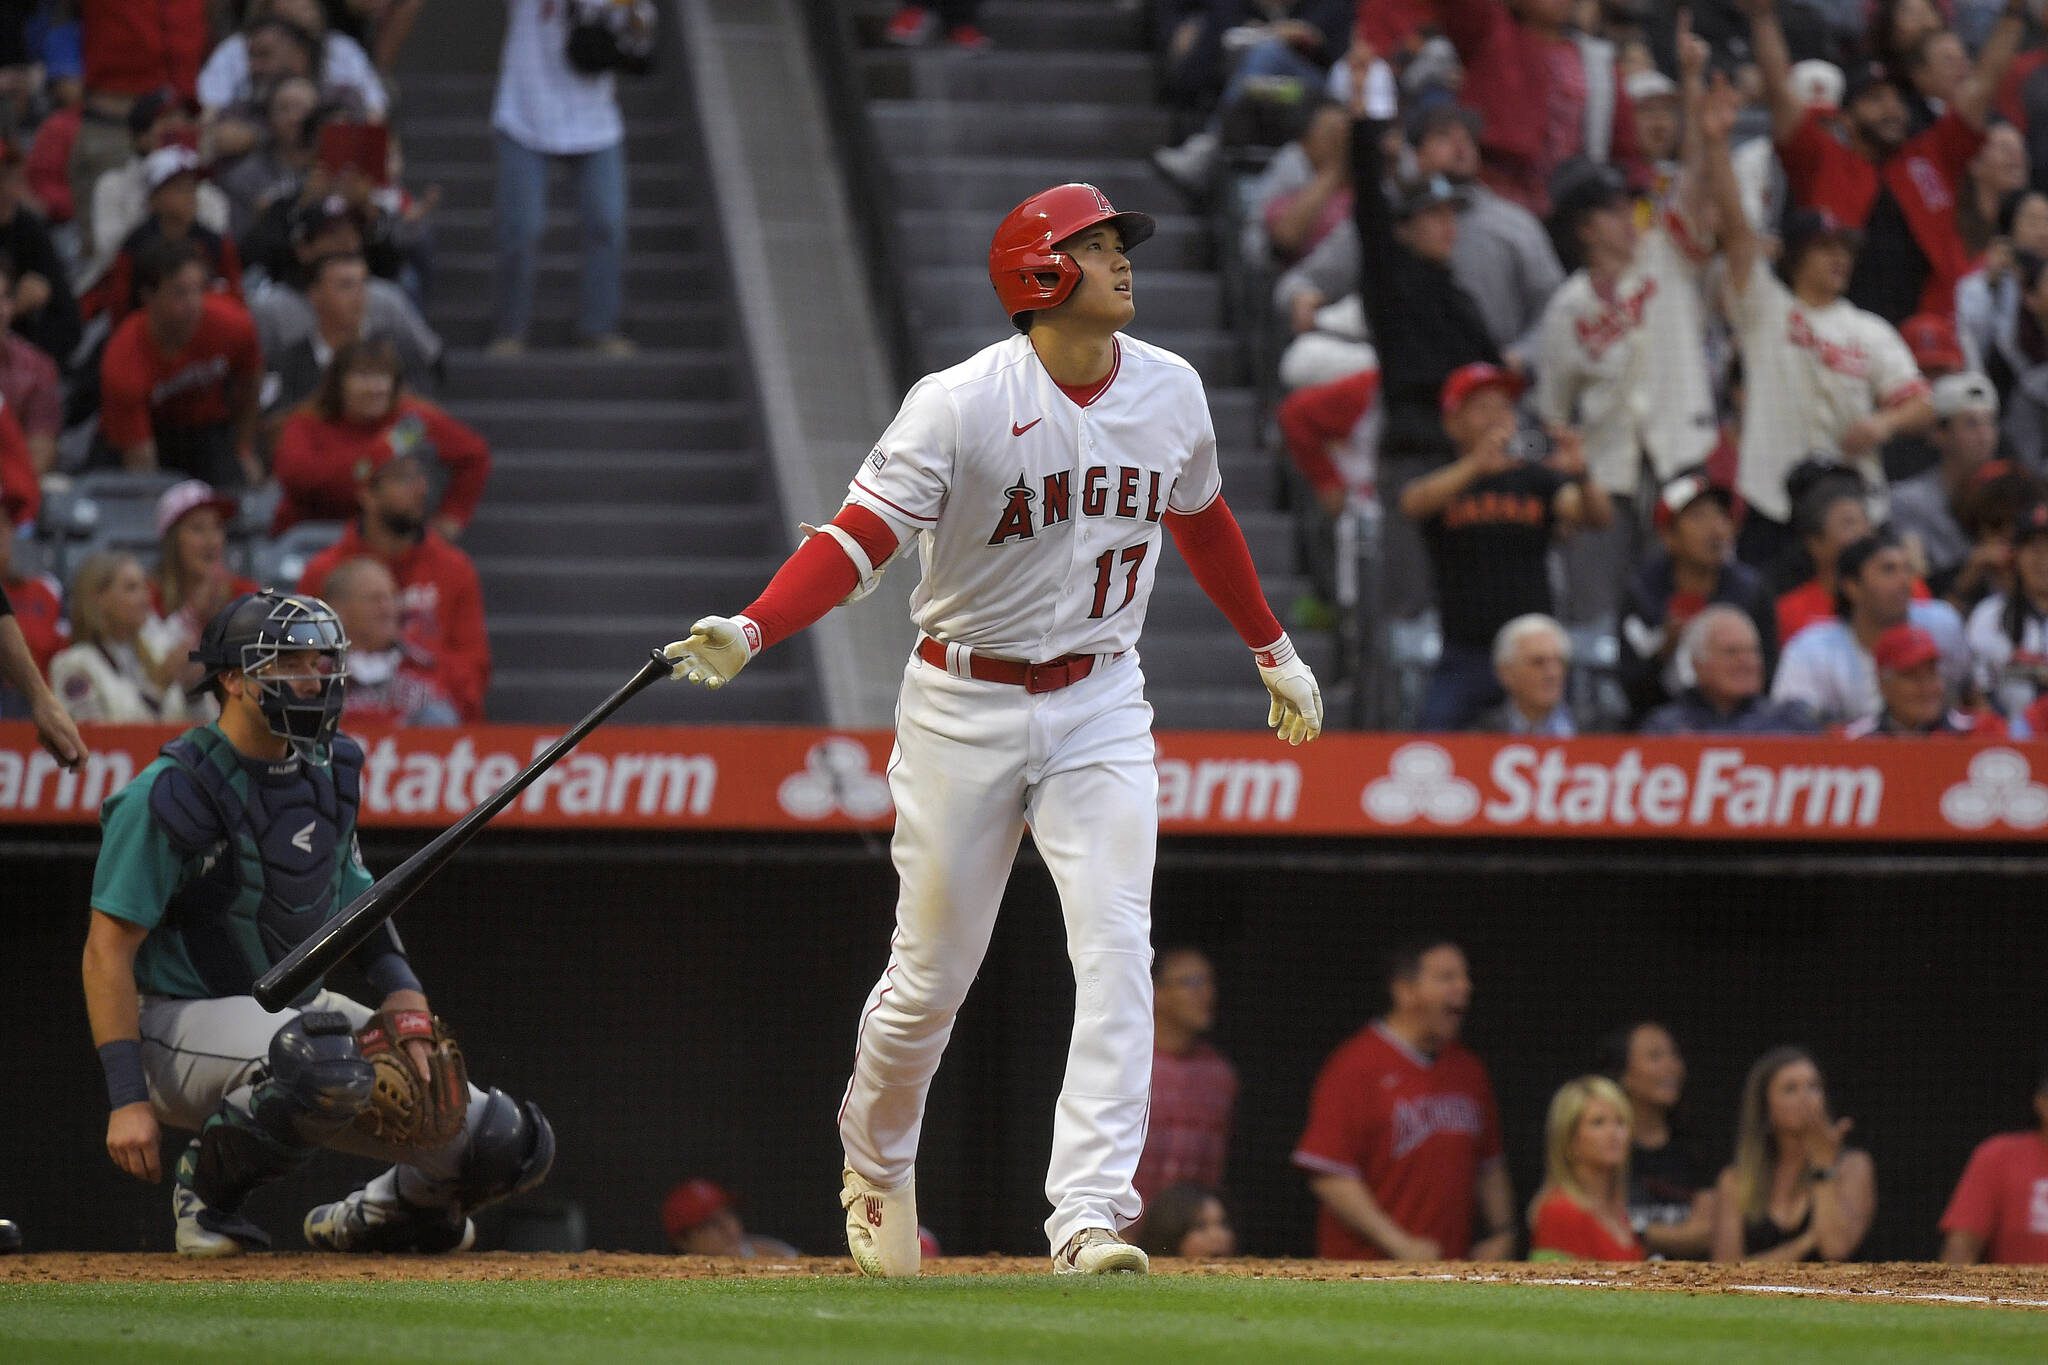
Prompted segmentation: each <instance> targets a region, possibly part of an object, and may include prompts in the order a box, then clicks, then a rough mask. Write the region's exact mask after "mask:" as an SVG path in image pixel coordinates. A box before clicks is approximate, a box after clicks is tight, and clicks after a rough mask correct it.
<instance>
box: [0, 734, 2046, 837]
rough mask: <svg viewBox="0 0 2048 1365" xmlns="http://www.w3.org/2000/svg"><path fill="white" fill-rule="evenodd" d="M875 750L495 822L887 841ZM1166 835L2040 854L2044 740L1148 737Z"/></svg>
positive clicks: (729, 773)
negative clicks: (1784, 844)
mask: <svg viewBox="0 0 2048 1365" xmlns="http://www.w3.org/2000/svg"><path fill="white" fill-rule="evenodd" d="M176 733H177V731H176V730H174V729H172V728H169V727H161V726H136V727H126V726H113V727H95V728H91V729H89V730H88V732H87V737H88V739H89V741H90V742H91V744H92V746H93V756H92V759H91V761H90V762H88V763H87V764H86V765H85V766H84V767H83V768H81V769H80V770H79V771H77V772H66V771H64V770H63V769H61V768H59V767H58V766H57V764H56V763H55V762H54V761H52V760H51V759H50V758H49V757H48V756H47V755H46V754H44V753H43V752H42V750H41V749H39V748H38V747H36V744H35V735H34V732H33V731H32V730H31V729H30V728H29V727H28V726H27V725H25V724H22V723H19V722H5V723H0V824H17V825H29V824H80V823H90V822H91V821H92V820H93V819H94V818H95V815H96V813H97V811H98V809H99V805H100V802H102V801H103V800H105V799H106V797H107V796H108V794H109V793H111V792H113V791H115V790H118V789H119V788H120V787H121V786H122V785H123V784H124V783H126V782H127V781H129V780H130V779H131V778H133V777H134V776H135V774H136V773H138V772H140V771H141V770H142V769H143V767H144V766H145V765H147V764H148V763H149V762H150V760H151V759H152V758H154V757H155V756H156V752H157V750H158V748H159V747H160V746H162V745H163V744H164V742H165V741H167V740H169V739H171V738H172V737H173V736H174V735H175V734H176ZM558 733H559V732H558V731H553V730H547V729H541V728H537V727H531V726H515V725H486V726H476V727H472V728H469V729H464V730H372V731H367V732H365V733H363V734H362V735H361V736H360V738H361V740H362V742H363V746H364V749H365V752H366V754H367V756H368V757H367V763H366V766H365V769H364V773H363V823H364V824H365V825H367V826H370V827H373V828H376V827H385V828H393V827H413V828H438V827H441V826H444V825H447V824H449V823H450V822H452V821H454V820H455V819H456V818H458V817H459V816H461V815H462V814H463V813H464V812H466V811H468V810H469V809H470V808H471V807H472V806H474V805H476V804H477V803H478V802H480V801H482V800H483V799H484V798H485V797H487V796H489V795H490V794H491V793H492V792H493V791H495V790H497V789H498V788H499V787H500V786H502V785H503V784H504V783H505V782H507V781H509V780H510V779H511V778H512V777H513V776H514V775H515V774H516V773H517V772H518V771H519V770H520V769H521V768H522V767H524V766H525V764H526V763H527V762H529V761H530V760H531V759H532V758H533V757H534V755H536V754H538V753H539V752H540V751H541V750H543V749H545V748H546V747H547V746H548V745H549V744H550V743H552V742H553V741H554V739H555V736H556V735H557V734H558ZM888 758H889V735H888V734H887V733H886V732H884V731H856V732H835V731H827V730H814V729H802V728H787V727H772V728H731V729H694V728H689V727H667V726H606V727H604V728H603V729H600V730H598V731H597V732H596V733H595V734H593V735H592V736H591V737H590V738H588V739H586V740H585V741H584V742H583V744H582V745H581V746H580V747H579V748H577V749H576V751H575V752H573V753H571V754H570V755H569V756H568V757H566V758H564V759H563V760H562V761H561V762H560V763H558V764H556V765H555V767H554V768H553V769H551V770H550V771H548V772H547V773H546V774H544V775H543V776H542V777H541V778H540V779H539V780H538V781H536V782H535V783H534V784H533V785H532V786H531V787H529V788H528V789H527V790H526V791H525V792H524V793H523V794H521V796H520V797H519V799H518V800H517V801H516V802H514V803H513V805H512V806H511V808H510V809H508V810H506V811H505V812H504V813H503V814H501V815H500V816H499V817H498V823H499V824H502V825H505V826H508V827H524V828H529V829H548V830H605V829H627V830H630V829H707V830H764V831H779V832H802V831H805V830H826V831H830V830H852V829H886V828H888V826H889V823H890V820H891V818H892V807H891V804H890V799H889V784H888V782H887V780H886V779H885V778H884V776H883V773H884V771H885V770H886V767H887V764H888ZM1159 816H1160V825H1161V828H1162V829H1163V830H1164V831H1165V832H1167V833H1169V834H1251V835H1289V834H1293V835H1317V836H1331V835H1350V836H1358V837H1397V838H1416V837H1467V836H1474V835H1507V836H1515V837H1545V836H1558V837H1567V838H1569V837H1579V838H1643V839H1672V838H1677V839H1788V840H2014V839H2042V838H2048V745H2040V744H2027V745H2017V744H2004V743H1993V744H1976V743H1969V742H1961V741H1947V740H1919V741H1912V740H1906V741H1885V740H1865V741H1861V742H1847V741H1839V740H1805V739H1756V740H1724V739H1655V740H1651V739H1634V738H1628V737H1607V738H1588V739H1576V740H1561V741H1560V740H1543V741H1524V740H1516V739H1509V738H1502V737H1495V736H1478V735H1472V736H1466V735H1449V736H1428V737H1422V736H1416V735H1356V734H1340V735H1325V736H1324V737H1323V738H1322V739H1321V740H1318V741H1317V742H1316V743H1314V744H1311V745H1308V746H1306V747H1304V748H1300V749H1288V748H1285V747H1284V746H1282V745H1280V744H1279V743H1277V742H1276V741H1275V740H1274V739H1273V738H1272V737H1271V736H1270V735H1267V734H1263V733H1230V732H1212V731H1179V732H1168V733H1165V734H1162V735H1160V736H1159Z"/></svg>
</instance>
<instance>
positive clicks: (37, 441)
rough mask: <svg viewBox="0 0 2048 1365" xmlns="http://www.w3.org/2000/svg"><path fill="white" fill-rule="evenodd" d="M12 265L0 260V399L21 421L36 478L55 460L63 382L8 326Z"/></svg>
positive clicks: (45, 359) (52, 363)
mask: <svg viewBox="0 0 2048 1365" xmlns="http://www.w3.org/2000/svg"><path fill="white" fill-rule="evenodd" d="M13 322H14V266H13V264H12V263H11V262H9V261H7V260H5V259H4V258H0V401H4V402H5V403H6V405H7V409H8V411H10V412H12V413H13V414H14V418H15V420H16V421H17V422H19V423H21V434H22V435H23V437H25V438H26V439H27V441H28V454H29V463H30V464H32V465H34V466H35V471H36V476H37V477H38V478H40V477H42V476H43V475H45V474H47V473H49V472H50V470H51V469H52V468H54V467H55V466H56V463H57V437H58V435H59V434H60V433H61V432H62V431H63V430H64V380H63V377H62V376H61V375H59V374H58V372H57V362H56V361H54V360H52V359H51V358H50V356H49V354H48V353H47V352H46V351H44V350H43V349H42V348H41V347H39V346H37V345H36V344H35V343H34V342H33V341H30V340H29V339H28V338H27V337H25V336H23V335H21V334H20V333H19V332H16V331H14V330H13V329H12V327H13Z"/></svg>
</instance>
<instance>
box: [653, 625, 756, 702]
mask: <svg viewBox="0 0 2048 1365" xmlns="http://www.w3.org/2000/svg"><path fill="white" fill-rule="evenodd" d="M661 652H662V655H663V657H665V658H666V659H667V660H668V661H669V662H670V663H671V664H673V665H675V666H674V667H673V668H671V669H669V672H668V675H669V677H671V678H673V679H675V680H676V681H677V682H693V683H702V684H704V686H706V687H723V686H725V685H726V684H727V683H729V682H731V681H732V680H733V679H734V678H736V677H738V676H739V672H740V670H741V669H743V668H745V667H746V666H747V661H748V660H749V659H751V658H753V657H754V656H755V655H756V654H758V653H760V652H761V628H760V627H759V626H757V625H755V624H754V623H753V622H752V621H749V620H748V619H747V618H746V617H744V616H706V617H703V618H702V619H700V620H699V621H698V622H697V623H696V624H695V625H693V626H691V627H690V638H689V639H687V640H677V641H676V642H675V643H674V644H672V645H669V646H668V647H666V648H665V649H663V650H662V651H661Z"/></svg>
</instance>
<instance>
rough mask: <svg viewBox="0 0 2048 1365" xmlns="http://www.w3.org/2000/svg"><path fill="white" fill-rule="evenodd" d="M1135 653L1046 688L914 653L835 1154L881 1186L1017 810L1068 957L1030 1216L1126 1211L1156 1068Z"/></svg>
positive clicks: (1004, 859) (973, 968)
mask: <svg viewBox="0 0 2048 1365" xmlns="http://www.w3.org/2000/svg"><path fill="white" fill-rule="evenodd" d="M1144 684H1145V679H1144V674H1143V672H1142V671H1141V670H1140V669H1139V667H1138V661H1137V658H1136V656H1135V655H1132V654H1125V655H1124V656H1123V657H1121V658H1118V659H1115V660H1113V661H1110V662H1108V663H1105V664H1098V665H1097V667H1096V669H1095V671H1094V672H1093V673H1091V674H1090V675H1089V676H1088V677H1086V678H1084V679H1083V680H1081V681H1080V682H1078V683H1075V684H1073V685H1072V686H1070V687H1066V688H1062V689H1061V690H1059V691H1057V692H1045V693H1040V694H1038V695H1035V696H1034V695H1032V694H1031V693H1028V692H1026V691H1025V690H1024V689H1023V688H1022V687H1018V686H1014V685H1011V684H1007V683H993V682H982V681H979V680H977V679H973V678H962V677H955V676H953V675H952V674H950V673H949V672H947V671H946V670H945V669H941V668H935V667H933V666H931V665H929V664H926V663H924V662H923V661H922V660H920V659H918V658H916V657H915V656H913V657H912V658H911V661H910V665H909V667H908V668H907V669H906V670H905V673H904V679H903V690H902V692H901V694H900V696H899V699H898V702H897V715H896V720H897V725H896V747H895V752H894V753H893V754H892V755H891V757H890V761H889V790H890V794H891V795H892V796H893V797H894V799H895V802H896V833H895V837H894V839H893V841H892V844H891V852H892V856H893V858H894V860H895V864H896V872H897V875H898V877H899V879H900V881H901V890H900V892H899V895H898V898H897V902H896V933H895V936H894V938H893V940H892V941H891V944H890V950H889V965H888V968H887V969H886V970H885V971H884V972H883V973H882V976H881V979H880V980H879V981H877V982H876V983H875V988H874V990H873V991H871V992H870V993H869V995H868V999H867V1004H866V1006H865V1007H864V1008H863V1009H862V1011H861V1016H860V1027H859V1032H858V1040H857V1043H856V1048H855V1053H854V1065H853V1076H852V1079H851V1080H849V1081H848V1082H847V1088H846V1100H845V1103H844V1104H843V1105H842V1106H841V1107H840V1112H839V1133H840V1138H841V1141H842V1142H843V1143H844V1145H845V1149H846V1161H847V1164H848V1165H849V1166H851V1167H852V1168H853V1169H854V1170H855V1171H857V1172H859V1173H860V1174H861V1175H863V1176H865V1177H866V1178H867V1179H869V1180H871V1181H874V1182H875V1183H876V1184H879V1185H882V1186H884V1187H888V1186H894V1185H898V1184H901V1183H902V1182H903V1181H904V1180H905V1179H907V1178H908V1177H909V1175H910V1174H911V1170H912V1166H913V1163H914V1162H915V1160H916V1158H917V1139H918V1133H919V1130H920V1128H921V1127H922V1125H923V1122H924V1106H925V1096H926V1094H927V1092H928V1091H929V1090H930V1088H931V1080H932V1075H933V1073H934V1072H936V1071H937V1070H938V1066H939V1057H940V1055H941V1054H942V1053H943V1052H944V1051H945V1049H946V1040H947V1038H948V1037H950V1036H951V1034H952V1031H953V1019H954V1016H955V1015H956V1013H957V1012H958V1011H959V1009H960V1005H961V1002H962V1001H964V1000H965V999H966V998H967V988H968V987H969V986H970V985H972V984H973V981H974V978H975V975H976V973H977V972H979V971H980V969H981V960H982V957H983V955H984V954H985V953H986V952H987V951H988V942H989V936H990V934H991V933H992V932H993V931H994V929H995V919H996V911H997V909H998V908H999V907H1000V906H1001V904H1002V898H1003V888H1004V886H1005V884H1006V883H1007V882H1008V881H1009V878H1010V868H1011V865H1012V863H1013V862H1014V860H1015V858H1016V854H1017V847H1018V843H1019V841H1020V840H1021V838H1022V836H1023V832H1024V828H1025V826H1026V825H1027V824H1029V826H1030V828H1031V836H1032V840H1033V842H1034V843H1035V844H1036V845H1037V846H1038V851H1039V853H1040V855H1041V856H1042V857H1043V858H1044V859H1045V863H1046V866H1047V868H1048V869H1049V870H1050V871H1051V872H1052V877H1053V882H1054V884H1055V885H1056V886H1057V887H1058V889H1059V896H1060V907H1061V911H1062V913H1063V915H1064V917H1065V919H1066V930H1067V957H1068V960H1069V961H1070V962H1072V964H1073V968H1074V1033H1073V1039H1072V1042H1071V1044H1070V1045H1069V1047H1068V1051H1067V1071H1066V1079H1065V1082H1064V1084H1063V1085H1062V1087H1061V1090H1060V1099H1059V1107H1058V1110H1057V1111H1056V1112H1055V1114H1054V1116H1053V1143H1052V1164H1051V1167H1050V1169H1049V1170H1048V1171H1047V1172H1046V1180H1045V1193H1046V1197H1047V1198H1048V1199H1049V1200H1051V1202H1052V1205H1053V1212H1052V1217H1050V1218H1048V1219H1047V1220H1046V1224H1045V1231H1046V1236H1047V1238H1048V1239H1049V1241H1050V1244H1051V1246H1052V1249H1053V1250H1054V1251H1055V1252H1057V1251H1058V1250H1059V1249H1060V1248H1061V1247H1063V1246H1065V1245H1066V1243H1067V1241H1068V1239H1069V1238H1071V1237H1072V1236H1073V1235H1074V1233H1076V1232H1078V1231H1080V1230H1081V1229H1082V1228H1087V1227H1106V1228H1113V1229H1120V1228H1122V1227H1124V1226H1126V1225H1127V1224H1129V1223H1131V1222H1133V1221H1135V1220H1136V1219H1137V1217H1138V1214H1139V1212H1140V1210H1141V1205H1140V1204H1139V1201H1138V1195H1137V1192H1136V1191H1135V1190H1134V1189H1133V1188H1132V1187H1131V1177H1132V1175H1133V1173H1134V1172H1135V1171H1136V1170H1137V1167H1138V1156H1139V1154H1140V1152H1141V1151H1142V1150H1143V1148H1144V1145H1145V1120H1146V1112H1147V1107H1148V1103H1149V1097H1150V1092H1151V1078H1152V970H1151V959H1152V913H1151V903H1152V865H1153V858H1154V854H1155V851H1156V844H1157V842H1158V832H1159V805H1158V796H1159V777H1158V772H1157V769H1156V768H1155V767H1154V764H1153V745H1152V707H1151V705H1150V704H1149V703H1147V702H1146V700H1145V694H1144Z"/></svg>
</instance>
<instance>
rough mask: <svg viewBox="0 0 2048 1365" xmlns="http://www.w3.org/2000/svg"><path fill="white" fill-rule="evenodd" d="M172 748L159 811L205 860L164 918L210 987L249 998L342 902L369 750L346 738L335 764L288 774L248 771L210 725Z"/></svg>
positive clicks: (159, 788)
mask: <svg viewBox="0 0 2048 1365" xmlns="http://www.w3.org/2000/svg"><path fill="white" fill-rule="evenodd" d="M163 753H164V756H165V757H167V758H169V759H170V760H171V762H172V764H173V765H174V766H172V767H169V768H166V769H165V770H164V771H163V772H162V773H160V774H159V775H158V777H157V780H156V784H155V785H154V786H153V787H152V788H151V789H150V793H149V809H150V814H151V815H153V816H154V817H155V818H156V820H157V822H158V824H159V825H161V826H162V827H163V829H164V831H165V833H166V834H167V835H168V836H169V837H170V840H171V844H172V846H173V847H175V848H176V849H177V850H178V851H179V852H180V853H182V854H184V855H185V856H186V857H188V858H189V857H199V858H202V859H204V860H205V861H204V862H203V863H202V864H201V870H200V873H199V875H198V876H196V877H194V878H192V879H191V880H190V881H188V882H186V883H185V885H183V886H181V887H180V888H179V889H178V891H177V892H176V894H174V895H173V896H172V897H171V902H170V905H169V907H168V908H167V911H166V913H165V916H164V923H165V924H166V925H169V926H172V927H174V928H176V929H178V930H179V932H180V933H181V934H182V936H183V938H184V942H185V948H186V951H187V953H188V954H189V955H190V957H191V959H192V963H193V966H194V967H195V968H196V969H197V971H198V973H199V976H200V980H201V981H202V982H204V983H205V985H206V987H207V990H208V992H209V993H210V994H212V995H213V996H215V997H216V998H217V997H220V996H228V995H245V994H247V993H248V991H249V989H250V987H251V986H253V985H254V984H255V981H256V978H257V977H259V976H261V975H262V974H263V973H264V972H265V971H267V970H269V968H270V967H271V966H273V965H274V964H275V963H276V962H277V961H278V960H279V959H280V958H282V957H283V956H284V955H285V954H286V953H288V952H290V951H291V950H292V948H294V947H295V946H297V945H298V943H299V942H300V941H301V940H303V939H304V938H306V936H307V935H309V934H311V933H312V932H313V931H314V930H315V929H317V928H318V927H319V926H320V925H321V924H323V923H325V922H326V921H327V920H328V919H329V918H330V917H331V916H332V915H333V914H334V912H335V911H336V910H337V909H338V908H339V907H338V906H337V904H336V903H335V887H336V885H337V877H336V874H337V873H338V872H339V870H340V867H341V860H342V859H344V858H349V857H353V856H354V846H355V827H356V809H357V806H358V804H359V803H360V801H361V796H362V766H363V751H362V749H361V747H360V746H358V745H357V744H356V743H355V742H354V741H353V740H350V739H346V738H342V737H337V738H336V739H335V741H334V743H333V746H332V750H331V753H332V758H331V761H330V762H329V763H327V764H325V765H321V764H316V763H306V762H300V763H299V764H298V771H297V773H296V774H294V776H293V778H292V780H290V781H285V782H265V781H262V780H261V779H259V778H256V777H254V776H251V775H249V774H247V773H246V772H245V771H244V770H243V765H242V760H241V758H240V756H239V755H238V754H237V753H236V751H235V748H234V746H233V745H232V744H230V743H229V742H228V741H227V739H226V738H225V737H223V736H222V735H220V734H219V733H218V732H216V731H214V730H210V729H199V730H193V731H191V732H189V733H187V734H185V735H182V736H180V737H179V738H177V739H175V740H173V741H171V742H170V743H169V744H167V745H165V746H164V748H163ZM252 923H253V926H254V930H255V933H254V939H253V942H252V939H251V936H250V933H249V928H248V926H249V925H250V924H252ZM252 948H253V949H255V951H256V953H257V954H258V955H259V956H260V960H258V959H257V958H253V957H252V952H251V950H252Z"/></svg>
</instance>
